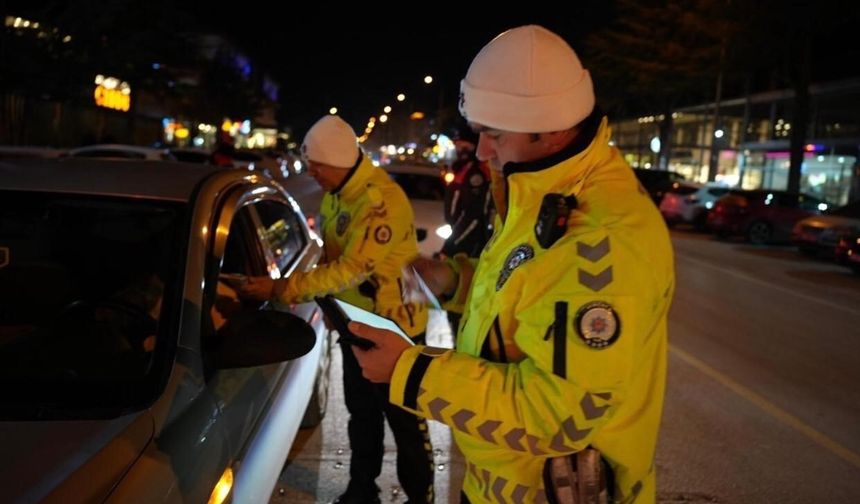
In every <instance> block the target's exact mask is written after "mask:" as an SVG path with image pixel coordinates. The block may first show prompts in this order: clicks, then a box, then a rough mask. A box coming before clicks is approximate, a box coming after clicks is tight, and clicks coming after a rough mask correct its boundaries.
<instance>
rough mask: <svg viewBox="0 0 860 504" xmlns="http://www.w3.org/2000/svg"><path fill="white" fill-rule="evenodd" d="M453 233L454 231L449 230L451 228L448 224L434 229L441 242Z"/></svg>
mask: <svg viewBox="0 0 860 504" xmlns="http://www.w3.org/2000/svg"><path fill="white" fill-rule="evenodd" d="M453 232H454V230H453V229H451V226H450V225H449V224H445V225H444V226H439V227H437V228H436V236H438V237H439V238H442V239H443V240H447V239H448V238H449V237H450V236H451V233H453Z"/></svg>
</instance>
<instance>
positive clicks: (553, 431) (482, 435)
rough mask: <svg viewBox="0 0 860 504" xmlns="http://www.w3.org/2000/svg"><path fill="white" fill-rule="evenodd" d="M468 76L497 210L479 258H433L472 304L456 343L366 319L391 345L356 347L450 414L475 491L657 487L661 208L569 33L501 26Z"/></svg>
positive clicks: (663, 284) (667, 258)
mask: <svg viewBox="0 0 860 504" xmlns="http://www.w3.org/2000/svg"><path fill="white" fill-rule="evenodd" d="M461 93H462V94H461V101H460V109H461V112H462V113H463V115H464V116H465V117H466V119H467V120H468V121H469V123H470V124H471V125H472V127H473V128H475V129H476V130H477V131H479V132H480V139H479V144H478V151H477V154H478V158H479V159H482V160H488V161H489V162H490V164H491V166H492V167H493V172H492V176H493V183H494V195H496V196H498V198H497V200H496V203H497V208H498V212H499V215H498V217H497V220H496V226H495V232H494V235H493V237H492V238H491V239H490V242H489V243H488V245H487V247H486V248H485V249H484V251H483V253H482V254H481V256H480V259H479V260H478V261H477V266H476V267H474V268H473V263H472V262H470V261H468V260H465V259H464V258H462V257H461V258H455V260H454V261H451V262H450V263H448V264H444V263H439V262H432V261H423V262H421V263H420V264H419V266H420V270H421V272H422V274H423V276H425V280H427V281H428V284H430V286H431V288H433V289H434V290H435V291H437V292H441V293H446V294H447V295H448V296H449V298H450V300H451V302H452V303H455V304H456V303H458V302H461V303H463V304H464V306H465V311H464V314H463V322H462V323H461V327H460V332H459V335H458V338H457V348H456V351H454V350H446V349H439V348H431V347H426V346H416V347H408V348H407V347H406V345H405V344H401V343H400V342H399V341H398V340H397V338H396V336H393V335H391V334H390V333H388V332H386V331H382V330H378V329H373V328H370V327H367V326H362V325H360V324H353V327H354V328H355V330H356V332H357V333H358V334H360V335H361V336H364V337H367V338H370V339H372V340H374V341H375V342H376V345H377V347H376V348H373V349H371V350H368V351H361V350H358V349H354V352H355V354H356V355H357V357H358V360H359V363H360V364H361V365H362V368H363V371H364V375H365V376H367V377H368V378H369V379H371V380H372V381H379V382H388V383H390V384H391V388H390V396H389V399H390V401H391V402H392V403H394V404H398V405H400V406H401V407H403V408H405V409H407V410H408V411H413V412H415V413H416V414H418V415H422V416H424V417H426V418H433V419H436V420H438V421H440V422H444V423H446V424H448V425H449V426H450V427H451V428H452V431H453V433H454V437H455V439H456V442H457V445H458V446H459V448H460V450H461V451H462V452H463V454H464V456H465V458H466V463H467V468H466V475H465V481H464V482H463V493H464V495H463V500H464V502H584V501H586V500H583V496H586V495H590V496H589V497H587V498H588V499H589V500H587V502H601V499H602V501H606V500H609V501H612V502H622V503H631V502H636V503H652V502H654V501H655V499H656V480H655V474H654V451H655V447H656V441H657V432H658V429H659V424H660V416H661V412H662V407H663V394H664V389H665V375H666V348H667V340H666V325H667V323H666V321H667V312H668V310H669V305H670V302H671V299H672V295H673V291H674V271H673V258H672V248H671V244H670V241H669V236H668V232H667V230H666V227H665V225H664V223H663V221H662V219H661V218H660V214H659V213H658V211H657V210H656V208H655V207H654V205H653V203H652V202H651V200H650V199H649V197H648V194H647V193H646V192H645V191H644V190H643V189H642V188H641V187H640V186H639V184H638V183H637V181H636V178H635V177H634V175H633V173H632V171H631V170H630V168H629V166H628V165H627V164H626V163H625V162H624V160H623V159H622V158H621V155H620V154H619V152H618V150H617V149H616V148H614V147H612V146H611V145H610V144H609V139H610V129H609V127H608V125H607V121H606V118H605V117H603V115H602V114H601V113H600V112H599V110H598V109H596V108H595V106H594V92H593V90H592V83H591V78H590V76H589V73H588V71H587V70H585V69H583V67H582V65H581V63H580V61H579V58H578V57H577V56H576V54H575V53H574V51H573V50H572V49H571V48H570V46H569V45H568V44H567V43H566V42H564V40H562V39H561V38H560V37H558V36H557V35H556V34H554V33H552V32H550V31H548V30H546V29H544V28H542V27H539V26H523V27H519V28H515V29H512V30H509V31H507V32H504V33H503V34H501V35H499V36H498V37H496V38H495V39H493V40H492V41H491V42H490V43H489V44H488V45H487V46H485V47H484V48H483V49H482V50H481V52H480V53H479V54H478V55H477V56H476V57H475V59H474V60H473V62H472V64H471V66H470V68H469V70H468V73H467V74H466V77H465V79H464V80H463V81H462V83H461ZM574 473H575V474H574ZM602 488H605V490H601V489H602Z"/></svg>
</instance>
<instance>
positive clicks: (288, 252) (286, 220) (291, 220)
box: [254, 200, 306, 272]
mask: <svg viewBox="0 0 860 504" xmlns="http://www.w3.org/2000/svg"><path fill="white" fill-rule="evenodd" d="M254 208H255V209H256V210H257V214H259V216H260V221H261V222H262V224H263V228H264V229H265V230H266V231H265V237H264V238H265V241H266V244H267V245H268V247H269V250H270V251H271V252H272V255H273V256H274V258H275V261H276V262H277V263H278V268H279V269H280V270H281V272H283V271H285V270H286V269H288V268H289V267H290V266H291V265H292V264H293V262H295V261H296V260H297V259H298V258H299V255H300V254H301V252H302V249H303V248H304V247H305V245H306V242H305V235H304V228H303V227H302V224H301V217H300V216H299V214H298V213H296V211H295V210H293V208H292V207H291V206H289V205H287V204H285V203H282V202H280V201H272V200H263V201H259V202H257V203H255V204H254Z"/></svg>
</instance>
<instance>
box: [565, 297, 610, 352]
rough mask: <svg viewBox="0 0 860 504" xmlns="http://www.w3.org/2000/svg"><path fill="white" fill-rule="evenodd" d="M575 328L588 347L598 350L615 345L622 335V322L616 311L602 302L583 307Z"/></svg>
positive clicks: (577, 314) (575, 321)
mask: <svg viewBox="0 0 860 504" xmlns="http://www.w3.org/2000/svg"><path fill="white" fill-rule="evenodd" d="M573 326H574V327H573V328H574V329H575V330H576V334H578V335H579V337H580V339H582V341H583V342H584V343H585V344H586V345H588V346H589V347H591V348H595V349H598V350H600V349H603V348H606V347H608V346H609V345H611V344H613V343H615V342H616V341H617V340H618V336H619V335H620V334H621V322H620V321H619V320H618V316H617V315H616V314H615V310H614V309H613V308H612V306H611V305H610V304H608V303H604V302H602V301H594V302H592V303H588V304H586V305H583V306H582V308H580V309H579V310H578V311H577V312H576V318H574V321H573Z"/></svg>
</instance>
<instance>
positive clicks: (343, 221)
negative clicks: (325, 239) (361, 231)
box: [334, 212, 349, 236]
mask: <svg viewBox="0 0 860 504" xmlns="http://www.w3.org/2000/svg"><path fill="white" fill-rule="evenodd" d="M348 225H349V214H348V213H346V212H341V213H340V214H338V216H337V225H336V226H335V228H334V230H335V232H336V233H337V235H338V236H343V233H344V232H345V231H346V226H348Z"/></svg>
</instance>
